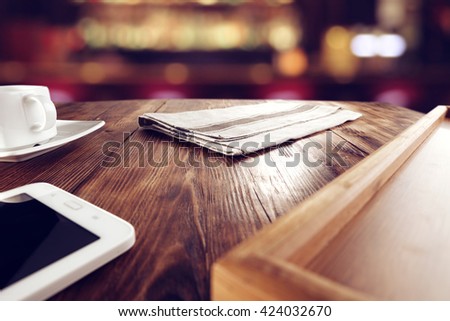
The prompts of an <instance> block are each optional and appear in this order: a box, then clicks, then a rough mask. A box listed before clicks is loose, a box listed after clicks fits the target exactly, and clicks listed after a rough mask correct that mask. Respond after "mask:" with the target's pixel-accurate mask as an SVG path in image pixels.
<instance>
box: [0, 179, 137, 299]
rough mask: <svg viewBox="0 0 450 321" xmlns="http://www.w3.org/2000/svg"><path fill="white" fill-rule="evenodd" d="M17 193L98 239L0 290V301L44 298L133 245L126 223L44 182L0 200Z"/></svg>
mask: <svg viewBox="0 0 450 321" xmlns="http://www.w3.org/2000/svg"><path fill="white" fill-rule="evenodd" d="M20 194H28V195H29V196H31V197H33V198H35V199H37V200H38V201H40V202H42V203H44V204H45V205H47V206H48V207H50V208H52V209H54V210H55V211H56V212H58V213H59V214H61V215H63V216H64V217H66V218H67V219H69V220H71V221H73V222H74V223H76V224H78V225H80V226H81V227H83V228H85V229H86V230H88V231H90V232H92V233H94V234H95V235H97V236H98V237H99V239H98V240H96V241H94V242H92V243H90V244H88V245H87V246H85V247H83V248H81V249H79V250H77V251H75V252H73V253H71V254H69V255H67V256H65V257H63V258H61V259H59V260H58V261H56V262H54V263H52V264H50V265H47V266H46V267H44V268H42V269H40V270H38V271H36V272H34V273H32V274H30V275H29V276H27V277H25V278H23V279H21V280H19V281H18V282H16V283H14V284H11V285H10V286H8V287H6V288H5V289H3V290H0V300H43V299H47V298H49V297H50V296H52V295H54V294H55V293H57V292H59V291H60V290H62V289H64V288H65V287H67V286H68V285H70V284H72V283H74V282H75V281H77V280H79V279H81V278H82V277H84V276H86V275H87V274H89V273H91V272H92V271H94V270H96V269H97V268H99V267H100V266H102V265H104V264H106V263H107V262H109V261H111V260H112V259H114V258H116V257H117V256H119V255H120V254H122V253H124V252H125V251H127V250H128V249H130V248H131V246H133V244H134V242H135V234H134V228H133V226H132V225H130V224H129V223H128V222H126V221H124V220H122V219H120V218H119V217H117V216H114V215H112V214H111V213H109V212H107V211H105V210H103V209H101V208H99V207H97V206H95V205H93V204H91V203H89V202H87V201H84V200H83V199H81V198H79V197H76V196H75V195H72V194H70V193H68V192H65V191H63V190H62V189H59V188H57V187H55V186H53V185H50V184H47V183H34V184H30V185H25V186H22V187H19V188H16V189H13V190H10V191H6V192H3V193H0V201H1V200H5V199H8V198H11V197H13V196H16V195H20ZM74 202H75V203H74ZM73 204H77V206H73ZM80 206H81V207H80ZM0 220H1V217H0Z"/></svg>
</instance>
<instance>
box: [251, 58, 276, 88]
mask: <svg viewBox="0 0 450 321" xmlns="http://www.w3.org/2000/svg"><path fill="white" fill-rule="evenodd" d="M250 78H251V80H252V81H253V82H254V83H256V84H258V85H265V84H268V83H270V82H271V81H272V78H273V73H272V67H271V66H270V65H269V64H264V63H261V64H255V65H253V66H252V67H250Z"/></svg>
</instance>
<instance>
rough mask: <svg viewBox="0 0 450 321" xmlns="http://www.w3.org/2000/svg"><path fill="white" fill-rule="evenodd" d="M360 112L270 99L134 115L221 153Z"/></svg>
mask: <svg viewBox="0 0 450 321" xmlns="http://www.w3.org/2000/svg"><path fill="white" fill-rule="evenodd" d="M360 116H361V114H359V113H356V112H353V111H350V110H346V109H343V108H341V107H337V106H328V105H317V104H312V103H305V102H303V103H299V102H287V101H272V102H267V103H261V104H254V105H242V106H233V107H228V108H220V109H208V110H198V111H187V112H181V113H146V114H144V115H142V116H140V117H139V125H140V126H141V127H142V128H145V129H151V130H155V131H158V132H161V133H164V134H167V135H169V136H172V137H175V138H177V139H180V140H183V141H188V142H192V143H194V144H197V145H200V146H203V147H206V148H209V149H210V150H213V151H215V152H219V153H222V154H225V155H242V154H247V153H251V152H255V151H257V150H260V149H264V148H268V147H271V146H276V145H279V144H281V143H284V142H286V141H289V140H294V139H298V138H301V137H305V136H307V135H311V134H314V133H316V132H319V131H322V130H326V129H329V128H331V127H334V126H338V125H341V124H343V123H345V122H347V121H352V120H355V119H357V118H359V117H360Z"/></svg>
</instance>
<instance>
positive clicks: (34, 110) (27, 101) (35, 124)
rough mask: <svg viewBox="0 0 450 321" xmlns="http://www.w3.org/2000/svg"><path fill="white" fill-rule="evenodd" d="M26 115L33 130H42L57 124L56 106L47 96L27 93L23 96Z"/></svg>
mask: <svg viewBox="0 0 450 321" xmlns="http://www.w3.org/2000/svg"><path fill="white" fill-rule="evenodd" d="M22 101H23V107H24V111H25V116H26V119H27V121H28V125H29V126H30V129H31V131H33V132H40V131H43V130H46V129H50V128H52V127H53V126H55V124H56V108H55V105H54V104H53V102H52V101H51V100H50V99H49V98H48V97H46V96H42V95H26V96H24V97H23V100H22Z"/></svg>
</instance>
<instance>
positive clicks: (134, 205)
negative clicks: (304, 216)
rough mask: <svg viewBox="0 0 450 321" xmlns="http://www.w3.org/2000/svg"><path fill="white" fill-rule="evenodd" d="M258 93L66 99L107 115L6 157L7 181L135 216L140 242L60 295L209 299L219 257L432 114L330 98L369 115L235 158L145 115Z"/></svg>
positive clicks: (1, 182)
mask: <svg viewBox="0 0 450 321" xmlns="http://www.w3.org/2000/svg"><path fill="white" fill-rule="evenodd" d="M258 102H262V101H250V100H241V101H237V100H140V101H138V100H136V101H109V102H107V101H105V102H85V103H71V104H65V105H60V106H58V118H59V119H73V120H96V119H101V120H105V121H106V125H105V127H104V128H102V129H101V130H99V131H98V132H95V133H93V134H90V135H89V136H87V137H84V138H82V139H80V140H77V141H75V142H73V143H70V144H67V145H65V146H63V147H61V148H59V149H57V150H55V151H53V152H50V153H48V154H46V155H43V156H40V157H37V158H35V159H32V160H29V161H25V162H22V163H0V172H1V175H0V191H5V190H8V189H10V188H14V187H17V186H21V185H24V184H28V183H31V182H38V181H43V182H48V183H51V184H54V185H56V186H58V187H61V188H63V189H65V190H67V191H69V192H71V193H74V194H76V195H77V196H80V197H82V198H84V199H86V200H87V201H89V202H91V203H93V204H95V205H97V206H100V207H102V208H104V209H106V210H108V211H110V212H112V213H114V214H116V215H118V216H120V217H122V218H124V219H126V220H127V221H129V222H130V223H131V224H133V225H134V227H135V229H136V236H137V241H136V244H135V246H134V247H133V248H132V249H131V250H130V251H129V252H127V253H126V254H124V255H122V256H121V257H119V258H117V259H116V260H114V261H113V262H111V263H109V264H107V265H106V266H104V267H102V268H100V269H99V270H97V271H95V272H94V273H92V274H90V275H88V276H87V277H85V278H83V279H82V280H80V281H79V282H77V283H75V284H74V285H72V286H70V287H69V288H67V289H66V290H64V291H62V292H61V293H59V294H58V295H56V296H55V297H54V298H53V299H56V300H208V299H210V297H211V296H210V271H211V266H212V264H213V263H214V262H215V261H217V260H218V258H219V257H221V256H222V255H224V254H225V253H226V252H228V251H229V250H230V249H232V248H233V247H234V246H235V245H237V244H239V243H240V242H242V241H243V240H246V239H248V238H249V237H251V236H252V235H254V234H255V233H256V232H257V231H258V230H260V229H261V228H262V227H264V226H266V225H268V224H271V222H273V221H275V220H276V219H277V218H278V217H280V216H283V215H284V214H285V213H287V212H288V211H289V210H290V209H291V208H293V207H294V206H296V205H298V204H299V203H301V202H302V201H304V200H305V199H307V198H308V197H309V196H311V195H312V194H313V193H315V192H316V191H318V190H319V189H321V188H322V187H323V186H324V185H326V184H327V183H328V182H330V181H332V180H333V179H334V178H336V177H337V176H339V175H340V174H342V173H344V172H345V171H346V170H347V169H349V168H351V167H352V166H353V165H355V164H357V163H358V162H359V161H361V160H362V159H364V158H365V157H366V156H367V155H368V154H370V153H372V152H373V151H375V150H376V149H378V148H379V147H380V146H382V145H383V144H385V143H387V142H388V141H390V140H391V139H393V138H394V137H395V136H397V135H398V134H399V133H401V132H402V131H403V130H404V129H405V128H407V127H409V126H410V125H411V124H413V123H414V122H415V121H416V120H417V119H419V118H420V117H421V116H422V114H420V113H417V112H414V111H411V110H408V109H405V108H401V107H396V106H392V105H389V104H380V103H356V102H355V103H351V102H322V103H325V104H332V105H339V106H342V107H344V108H348V109H352V110H356V111H359V112H361V113H363V117H362V118H360V119H358V120H356V121H354V122H351V123H348V124H344V125H342V126H339V127H337V128H334V129H333V130H330V131H326V132H321V133H318V134H315V135H312V136H309V137H306V138H304V139H301V140H297V141H295V142H293V143H287V144H283V145H281V146H279V147H278V148H274V149H270V150H265V151H261V152H258V153H255V154H252V155H249V156H247V157H234V158H232V157H226V156H222V155H219V154H216V153H212V152H209V151H208V150H205V149H203V148H199V147H197V146H194V145H192V144H189V143H184V142H179V141H174V140H173V139H171V138H169V137H166V136H163V135H161V134H158V133H154V132H150V131H145V130H141V129H138V125H137V117H138V116H139V115H140V114H142V113H145V112H177V111H186V110H198V109H206V108H220V107H227V106H231V105H236V104H249V105H250V104H255V103H258ZM311 146H312V148H311ZM333 155H334V156H333ZM324 286H326V285H324Z"/></svg>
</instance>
